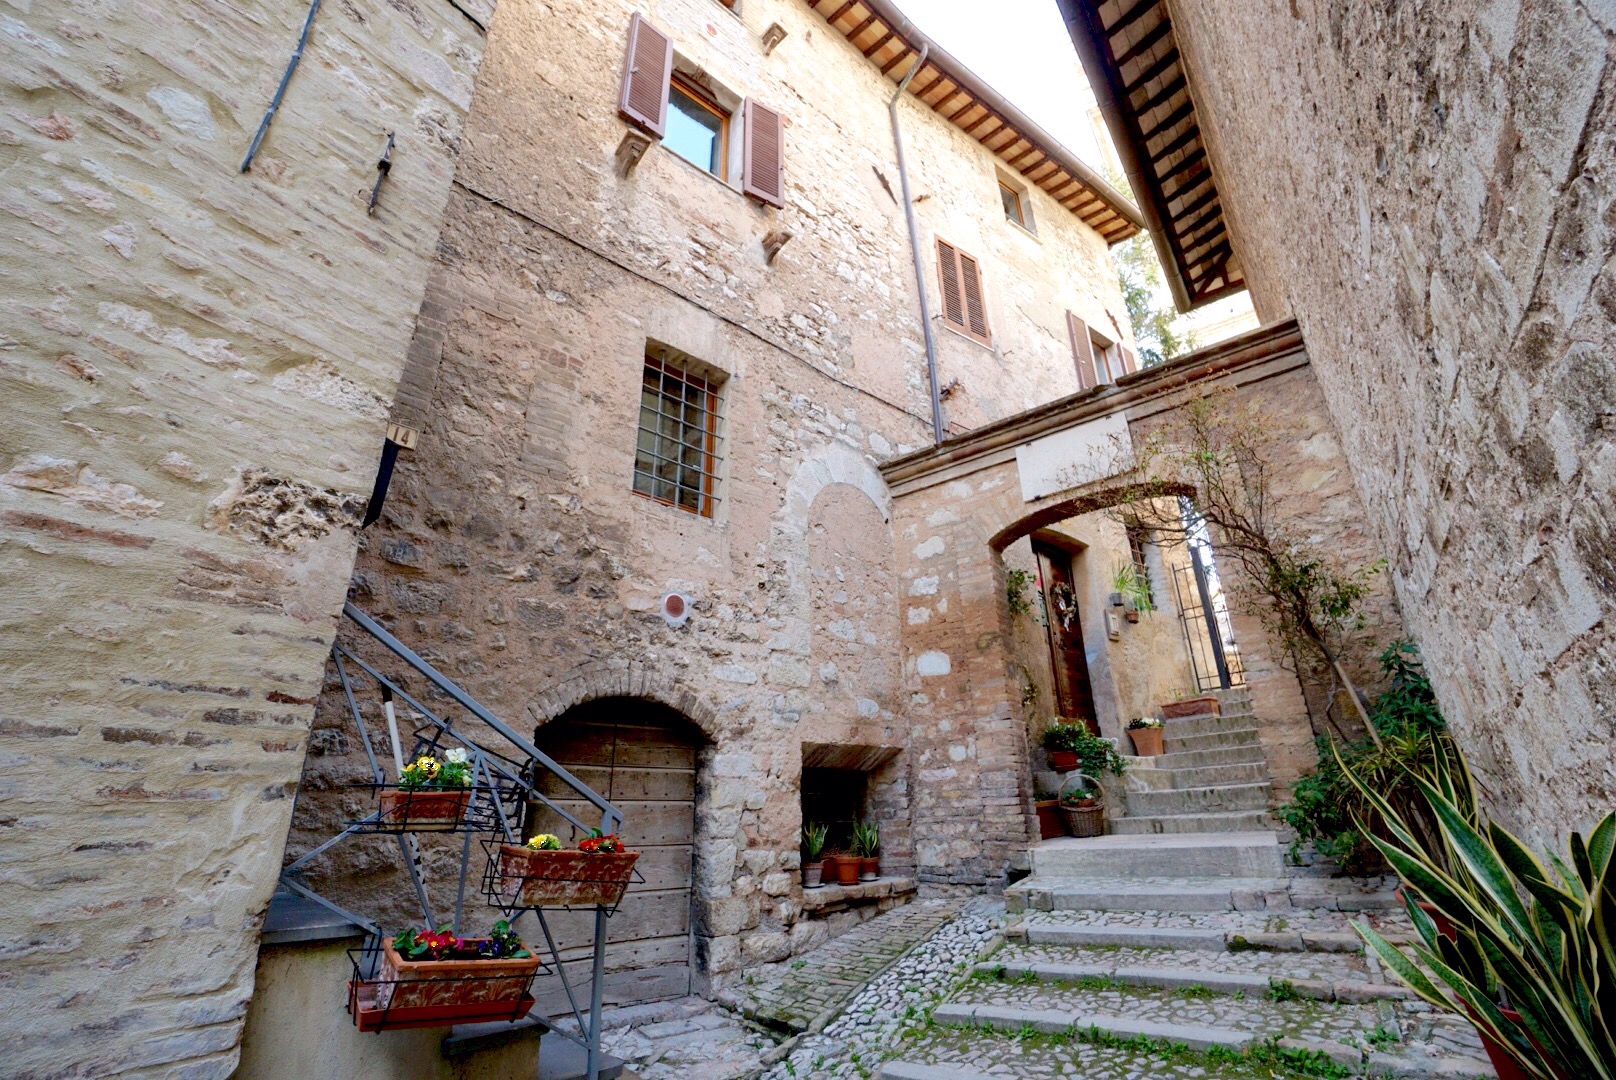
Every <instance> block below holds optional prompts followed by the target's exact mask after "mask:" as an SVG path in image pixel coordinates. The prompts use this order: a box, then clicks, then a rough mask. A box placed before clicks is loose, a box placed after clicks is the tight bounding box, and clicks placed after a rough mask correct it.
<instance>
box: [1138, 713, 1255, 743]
mask: <svg viewBox="0 0 1616 1080" xmlns="http://www.w3.org/2000/svg"><path fill="white" fill-rule="evenodd" d="M1257 726H1258V722H1257V717H1256V715H1255V714H1253V713H1249V712H1243V713H1207V714H1204V715H1201V716H1183V717H1176V718H1174V719H1172V720H1163V721H1162V734H1164V735H1166V736H1167V737H1168V738H1173V737H1175V736H1178V737H1182V736H1185V735H1207V734H1211V733H1214V732H1219V731H1232V730H1235V729H1237V728H1254V727H1257Z"/></svg>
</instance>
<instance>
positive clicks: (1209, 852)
mask: <svg viewBox="0 0 1616 1080" xmlns="http://www.w3.org/2000/svg"><path fill="white" fill-rule="evenodd" d="M1130 797H1131V796H1130ZM1284 868H1285V859H1284V853H1283V851H1282V849H1281V848H1280V846H1279V837H1278V836H1277V835H1275V834H1274V833H1272V832H1257V831H1252V832H1229V833H1199V834H1187V833H1179V834H1166V835H1161V836H1150V837H1141V836H1128V835H1117V834H1113V835H1110V836H1095V837H1072V836H1068V837H1062V838H1060V839H1057V840H1045V841H1044V842H1043V843H1041V844H1038V845H1037V846H1036V847H1034V848H1033V849H1032V869H1033V873H1034V874H1035V875H1038V876H1042V877H1069V878H1075V877H1083V876H1085V875H1089V876H1104V877H1131V876H1140V877H1158V878H1159V877H1247V878H1255V877H1276V878H1277V877H1281V876H1283V874H1284Z"/></svg>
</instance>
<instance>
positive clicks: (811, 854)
mask: <svg viewBox="0 0 1616 1080" xmlns="http://www.w3.org/2000/svg"><path fill="white" fill-rule="evenodd" d="M829 835H830V828H829V827H828V826H826V825H824V824H822V823H820V822H818V821H810V822H808V824H806V825H804V826H803V827H802V861H803V862H818V861H819V856H820V854H821V853H822V852H823V851H824V850H825V838H826V837H828V836H829Z"/></svg>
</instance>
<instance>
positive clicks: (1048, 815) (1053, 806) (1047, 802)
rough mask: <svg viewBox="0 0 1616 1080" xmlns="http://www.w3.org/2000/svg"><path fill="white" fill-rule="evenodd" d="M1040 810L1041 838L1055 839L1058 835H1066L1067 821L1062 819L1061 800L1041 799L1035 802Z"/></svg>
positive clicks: (1035, 806) (1034, 805) (1039, 828)
mask: <svg viewBox="0 0 1616 1080" xmlns="http://www.w3.org/2000/svg"><path fill="white" fill-rule="evenodd" d="M1033 807H1034V808H1035V809H1037V811H1038V837H1039V839H1041V840H1053V839H1055V837H1057V836H1065V835H1066V823H1065V822H1063V821H1062V820H1061V816H1060V801H1059V800H1057V799H1039V800H1038V801H1037V802H1035V803H1033Z"/></svg>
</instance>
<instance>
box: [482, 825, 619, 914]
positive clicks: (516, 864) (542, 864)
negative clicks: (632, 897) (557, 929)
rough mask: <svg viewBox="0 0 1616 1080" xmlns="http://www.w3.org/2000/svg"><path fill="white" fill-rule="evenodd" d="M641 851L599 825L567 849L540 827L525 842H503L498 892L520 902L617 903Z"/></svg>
mask: <svg viewBox="0 0 1616 1080" xmlns="http://www.w3.org/2000/svg"><path fill="white" fill-rule="evenodd" d="M639 857H640V853H639V852H637V851H627V850H625V849H624V847H623V841H622V839H621V838H619V837H618V836H617V835H616V834H602V833H601V831H600V830H599V829H594V830H591V831H590V834H589V835H588V836H587V837H585V838H584V839H583V840H581V841H579V842H578V847H577V849H576V850H573V851H564V850H562V847H561V841H560V839H559V838H557V837H555V836H553V835H551V834H550V833H540V834H539V835H537V836H535V837H533V838H532V839H530V840H528V842H527V843H525V844H520V845H518V844H501V845H499V872H498V875H497V876H498V881H499V895H500V896H501V898H503V899H505V900H507V901H512V900H514V901H516V902H517V903H519V904H520V905H521V906H522V907H535V908H536V907H570V906H575V905H576V906H588V905H594V904H603V905H605V906H606V907H613V906H615V905H616V904H617V903H618V902H619V901H620V900H622V899H623V893H625V892H627V891H628V886H629V881H630V880H631V878H632V877H633V874H634V863H635V861H636V860H637V859H639Z"/></svg>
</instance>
